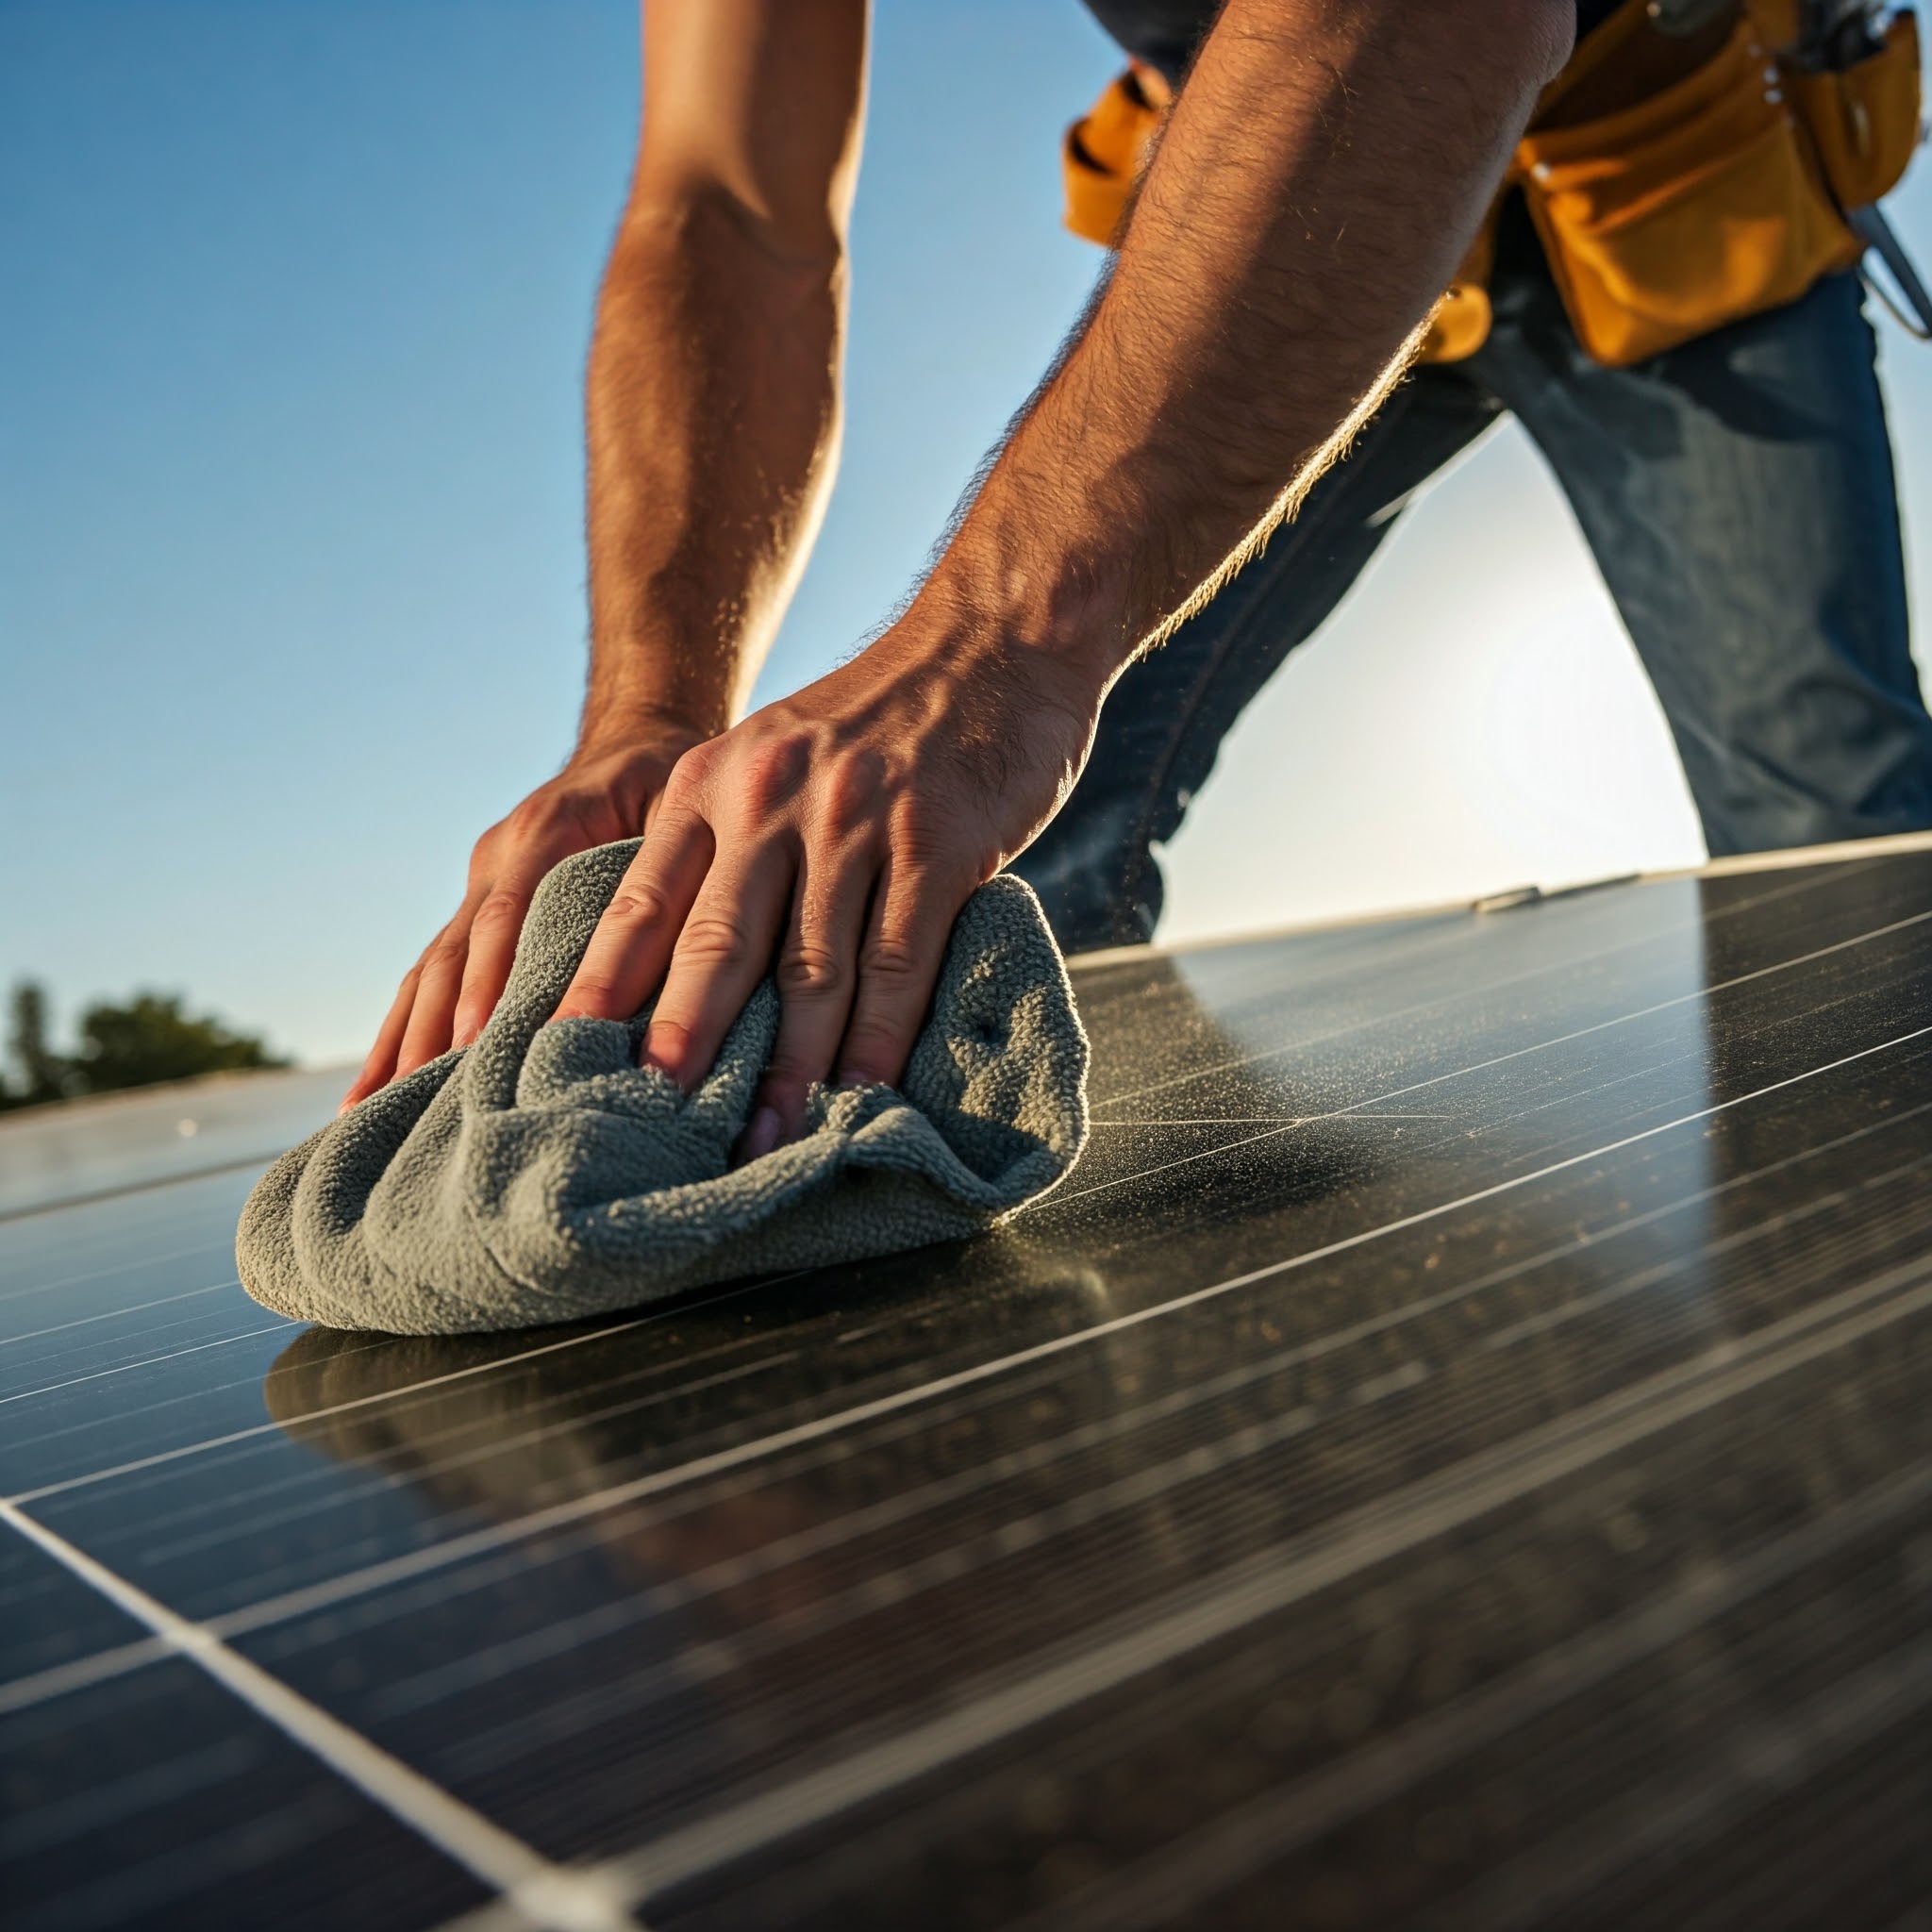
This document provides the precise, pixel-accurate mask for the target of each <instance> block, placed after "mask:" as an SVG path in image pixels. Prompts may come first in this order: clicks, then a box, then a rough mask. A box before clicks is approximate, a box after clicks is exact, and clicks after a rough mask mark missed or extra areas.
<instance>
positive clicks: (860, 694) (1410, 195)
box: [558, 0, 1574, 1156]
mask: <svg viewBox="0 0 1932 1932" xmlns="http://www.w3.org/2000/svg"><path fill="white" fill-rule="evenodd" d="M1573 30H1574V13H1573V9H1572V6H1571V0H1433V4H1431V5H1428V6H1417V5H1415V4H1414V0H1228V4H1227V5H1226V7H1225V8H1224V10H1223V12H1222V14H1221V16H1220V18H1219V20H1218V22H1217V24H1216V25H1215V27H1214V29H1213V32H1212V33H1211V34H1210V36H1209V37H1208V42H1207V44H1206V45H1205V47H1204V48H1203V49H1202V52H1201V55H1200V57H1199V58H1198V60H1197V61H1196V63H1195V67H1194V70H1193V72H1192V73H1191V75H1190V77H1189V79H1188V82H1187V85H1186V87H1185V89H1184V91H1183V92H1182V96H1181V98H1180V101H1179V102H1178V104H1177V106H1176V107H1175V108H1174V114H1173V116H1172V119H1171V121H1170V124H1169V126H1168V129H1167V132H1166V135H1165V137H1164V139H1163V141H1162V143H1161V146H1160V149H1159V152H1158V155H1157V156H1156V158H1155V160H1154V163H1153V166H1152V168H1151V170H1150V171H1149V174H1148V177H1147V180H1146V183H1145V186H1144V188H1143V191H1142V192H1141V199H1140V203H1139V206H1138V208H1136V209H1135V211H1134V215H1133V218H1132V221H1131V223H1130V224H1129V226H1128V230H1127V233H1126V236H1125V238H1124V246H1123V247H1122V249H1121V251H1120V254H1119V258H1118V260H1117V262H1116V265H1115V267H1114V271H1113V274H1112V275H1111V278H1110V281H1109V282H1108V286H1107V287H1106V289H1105V291H1103V293H1102V294H1101V296H1100V298H1099V299H1098V301H1097V302H1096V303H1095V305H1094V307H1093V308H1092V309H1091V313H1090V316H1089V318H1088V321H1087V323H1086V325H1085V327H1084V329H1083V331H1082V332H1081V334H1080V335H1079V337H1078V339H1077V340H1076V341H1074V344H1073V346H1072V348H1071V349H1070V351H1069V353H1068V354H1067V356H1066V357H1065V358H1064V359H1063V361H1062V363H1061V364H1060V366H1059V367H1058V370H1057V371H1056V373H1055V374H1054V375H1053V376H1052V377H1051V378H1050V379H1049V380H1048V381H1047V382H1046V383H1045V384H1044V385H1042V387H1041V391H1039V393H1038V394H1037V395H1036V397H1035V399H1034V402H1033V404H1032V407H1031V408H1030V410H1029V411H1028V413H1027V415H1026V417H1025V418H1024V421H1023V422H1022V423H1021V425H1020V426H1019V427H1018V429H1017V430H1016V431H1015V433H1014V434H1013V436H1012V437H1011V439H1010V440H1009V441H1008V444H1007V446H1006V448H1005V449H1004V451H1003V452H1002V453H1001V455H1000V457H999V459H998V461H997V462H996V463H995V464H994V466H993V468H992V470H991V474H990V475H989V476H988V478H987V481H986V484H985V486H984V487H983V489H982V490H981V491H980V492H979V495H978V497H977V499H976V500H975V501H974V504H973V506H972V508H970V510H969V511H968V512H967V514H966V515H965V517H964V518H963V519H962V520H961V522H960V525H959V526H958V530H957V531H956V532H955V534H954V537H953V540H952V541H951V543H950V544H949V545H948V547H947V549H946V551H945V552H944V554H943V556H942V557H941V560H940V562H939V563H938V565H937V566H936V567H935V569H934V571H933V573H932V575H931V576H930V577H929V579H928V580H927V582H926V583H925V584H924V587H923V588H922V589H921V591H920V592H919V594H918V595H917V596H916V597H915V599H914V600H913V602H912V604H911V605H910V607H909V608H908V610H907V612H906V614H905V615H904V616H903V617H902V618H901V619H900V620H899V621H898V622H897V623H896V624H894V625H892V627H891V629H890V630H888V631H887V632H886V633H885V634H884V635H883V636H882V637H880V639H879V640H878V641H876V642H875V643H874V644H873V645H872V646H871V647H870V648H868V649H867V650H866V651H864V652H863V653H861V654H860V655H859V656H858V658H855V659H853V660H852V661H851V662H850V663H848V664H845V665H843V666H841V668H840V669H839V670H837V671H835V672H833V673H832V674H830V675H828V676H826V677H824V678H821V679H820V680H819V681H818V682H817V683H815V684H813V685H810V686H808V687H807V688H806V689H805V690H804V691H800V692H798V693H797V694H796V695H795V696H793V697H791V698H789V699H786V700H784V701H782V702H780V703H778V704H775V705H773V706H770V707H767V708H765V709H764V710H762V711H760V712H758V713H757V714H755V715H754V716H753V717H751V718H748V719H746V720H745V721H744V723H743V724H740V725H738V726H736V727H735V728H734V729H732V730H731V731H729V732H727V733H725V734H724V736H723V737H721V738H718V739H715V740H713V741H710V742H708V743H707V744H704V745H701V746H699V747H697V748H696V749H695V750H693V751H691V752H690V753H688V754H687V755H686V756H685V758H683V759H681V760H680V762H679V764H678V766H677V769H676V771H675V774H673V777H672V780H671V783H670V785H669V786H668V787H667V790H666V791H665V794H664V798H663V802H662V805H661V807H660V809H659V810H658V814H657V816H656V818H655V820H654V822H653V824H652V827H651V830H650V832H649V833H648V835H647V836H646V838H645V841H644V844H643V847H642V849H641V851H640V853H639V855H638V858H637V860H636V862H635V863H634V864H633V866H632V867H631V869H630V872H629V874H627V876H626V878H625V883H624V885H623V887H622V888H621V889H620V891H619V892H618V894H617V896H616V897H615V899H614V900H613V901H612V904H611V906H610V908H609V910H608V912H607V913H606V915H605V917H604V919H603V921H602V922H601V924H599V926H598V928H597V931H596V933H595V935H594V936H593V937H592V940H591V945H590V948H589V950H588V952H587V954H586V956H585V958H584V961H583V964H582V966H581V967H580V969H579V970H578V973H577V975H576V978H575V982H574V984H573V985H572V987H571V988H570V989H569V991H567V992H566V994H565V996H564V998H563V1001H562V1003H561V1004H560V1006H559V1008H558V1012H559V1015H573V1014H585V1015H592V1016H602V1017H609V1018H617V1017H623V1016H626V1015H628V1014H630V1013H633V1012H635V1011H636V1010H637V1009H638V1008H639V1007H640V1006H641V1004H642V1003H643V1001H644V999H645V998H646V997H647V996H648V995H649V993H650V992H651V991H652V990H653V988H654V987H657V986H658V984H659V982H660V981H661V982H662V991H661V993H660V995H659V998H658V1006H657V1009H656V1012H655V1013H654V1016H653V1019H652V1023H651V1027H650V1031H649V1036H648V1039H647V1040H646V1041H645V1047H644V1057H645V1058H646V1060H647V1061H649V1062H651V1063H653V1064H656V1065H658V1066H660V1067H662V1068H664V1069H665V1070H666V1071H667V1072H669V1073H670V1074H673V1075H674V1076H675V1078H677V1079H678V1080H679V1081H681V1082H682V1083H684V1084H686V1085H687V1086H689V1085H691V1084H692V1083H693V1082H694V1081H695V1080H696V1079H697V1078H699V1077H700V1076H701V1075H702V1074H703V1073H704V1071H705V1069H706V1068H707V1067H708V1065H709V1063H710V1061H711V1059H712V1058H713V1057H714V1056H715V1054H716V1051H717V1048H718V1045H719V1042H720V1041H721V1040H722V1038H723V1036H724V1030H725V1028H726V1026H727V1025H728V1024H729V1023H730V1021H731V1019H732V1018H733V1016H734V1015H735V1014H736V1012H737V1011H738V1009H739V1008H740V1007H741V1004H742V1002H743V1000H744V999H745V997H746V996H747V994H748V993H749V992H750V991H751V990H752V987H753V986H754V985H755V984H756V982H757V980H758V977H759V976H760V974H763V973H764V972H765V971H766V970H767V966H768V964H769V963H770V961H771V960H772V958H773V956H774V948H775V950H776V958H777V974H778V981H779V988H780V992H781V996H782V1005H783V1018H782V1020H781V1024H780V1032H779V1039H778V1044H777V1048H776V1051H775V1056H774V1061H773V1064H772V1067H771V1069H770V1071H769V1073H768V1074H767V1076H766V1080H765V1084H764V1088H763V1090H762V1094H761V1105H760V1108H759V1110H758V1113H757V1114H756V1115H755V1117H754V1119H753V1122H752V1124H751V1127H750V1129H749V1130H748V1133H747V1138H746V1143H745V1146H744V1148H743V1150H742V1151H743V1152H744V1154H746V1155H747V1156H749V1155H755V1154H759V1153H762V1152H764V1151H766V1150H767V1149H768V1148H769V1147H771V1146H773V1145H774V1144H775V1143H776V1142H777V1141H780V1140H782V1139H784V1138H787V1137H789V1136H790V1135H791V1134H792V1133H795V1132H796V1130H797V1127H798V1124H799V1120H800V1116H801V1113H802V1109H803V1104H804V1097H805V1091H806V1088H807V1086H808V1083H809V1082H810V1081H811V1080H813V1079H816V1078H821V1077H824V1075H826V1074H837V1075H839V1077H841V1079H872V1080H891V1079H894V1078H896V1077H897V1076H898V1074H899V1073H900V1072H901V1070H902V1069H903V1067H904V1064H905V1060H906V1057H907V1055H908V1052H909V1050H910V1047H911V1043H912V1041H913V1039H914V1038H915V1036H916V1034H917V1030H918V1027H919V1025H920V1024H921V1022H922V1019H923V1017H924V1010H925V1007H926V1004H927V1001H928V999H929V997H930V994H931V990H932V985H933V982H934V979H935V978H936V976H937V974H938V968H939V963H940V959H941V954H942V951H943V947H944V944H945V941H946V937H947V933H948V930H949V928H950V925H951V922H952V919H953V917H954V915H955V913H956V912H957V911H958V908H959V907H960V906H961V905H962V904H963V903H964V901H965V899H966V897H967V896H968V894H969V893H970V892H971V891H973V889H974V887H975V886H976V885H978V884H979V883H980V882H981V881H982V880H983V879H985V878H987V877H988V876H990V875H991V874H992V873H993V872H994V871H996V870H997V869H998V868H999V867H1000V866H1001V865H1002V864H1003V863H1005V862H1006V861H1007V860H1008V858H1012V857H1014V856H1015V855H1016V854H1017V853H1019V852H1020V851H1021V850H1023V849H1024V847H1025V845H1026V844H1027V843H1028V842H1029V841H1030V840H1031V839H1032V838H1033V837H1034V836H1035V835H1036V834H1037V833H1038V831H1039V830H1040V828H1041V825H1042V824H1045V822H1046V821H1047V820H1048V819H1049V818H1050V817H1051V816H1052V814H1053V812H1054V811H1055V809H1056V808H1058V805H1059V803H1060V802H1061V800H1062V799H1063V798H1064V797H1065V796H1066V793H1067V791H1069V790H1070V788H1071V787H1072V785H1073V783H1074V779H1075V778H1076V777H1077V775H1078V774H1079V770H1080V767H1081V764H1082V762H1083V760H1084V758H1085V757H1086V753H1087V749H1088V745H1089V743H1090V741H1091V732H1092V725H1093V722H1094V719H1095V717H1096V716H1097V713H1098V709H1099V706H1100V703H1101V700H1102V698H1103V697H1104V695H1105V693H1106V691H1107V690H1108V686H1109V684H1110V683H1111V682H1112V680H1113V679H1114V678H1115V677H1116V676H1117V675H1119V674H1120V672H1121V670H1122V669H1123V668H1124V666H1125V665H1126V663H1127V662H1129V661H1130V660H1131V658H1133V656H1134V655H1135V653H1136V652H1137V651H1138V650H1140V649H1141V648H1143V647H1144V646H1145V645H1146V644H1147V643H1148V642H1149V641H1151V640H1153V639H1155V638H1157V637H1158V636H1159V635H1160V634H1162V632H1163V630H1164V628H1165V627H1166V626H1168V625H1170V624H1171V623H1172V622H1173V621H1174V618H1175V617H1176V615H1177V614H1178V613H1180V612H1181V611H1183V610H1184V609H1185V608H1187V607H1188V606H1189V604H1190V602H1191V600H1194V599H1197V598H1198V597H1199V596H1201V595H1203V594H1205V593H1206V591H1208V589H1211V587H1212V585H1213V583H1214V582H1215V581H1216V580H1217V578H1218V576H1219V575H1221V573H1222V570H1223V567H1224V565H1225V564H1226V563H1228V561H1229V559H1230V558H1239V557H1240V555H1241V553H1242V552H1243V551H1244V550H1245V549H1246V548H1247V547H1249V546H1250V545H1252V544H1253V543H1254V542H1256V541H1258V540H1259V539H1260V538H1261V537H1262V536H1264V535H1265V533H1266V531H1267V530H1268V529H1269V528H1270V527H1272V526H1273V525H1274V523H1275V522H1276V521H1277V520H1278V519H1279V518H1280V517H1281V516H1282V515H1283V514H1285V513H1287V512H1288V511H1289V510H1290V509H1291V508H1292V505H1293V503H1294V501H1295V499H1296V497H1297V495H1298V494H1299V493H1300V492H1301V491H1304V490H1306V488H1307V484H1308V482H1309V481H1310V480H1311V479H1312V478H1313V477H1314V476H1315V475H1317V474H1319V472H1320V471H1321V469H1322V468H1323V467H1324V464H1325V463H1326V462H1327V461H1329V460H1331V459H1332V458H1333V457H1334V455H1335V454H1336V453H1337V452H1338V451H1339V449H1340V448H1341V446H1342V444H1343V443H1344V442H1345V441H1346V439H1347V437H1348V436H1349V435H1350V434H1351V433H1352V432H1353V430H1354V428H1355V427H1356V426H1357V425H1358V424H1359V423H1360V422H1361V421H1362V420H1363V419H1364V418H1365V416H1366V415H1367V413H1368V412H1369V411H1370V410H1371V409H1372V408H1374V404H1375V402H1376V401H1377V400H1378V399H1379V397H1380V396H1381V395H1382V393H1384V391H1386V389H1387V387H1388V386H1389V384H1390V383H1391V381H1392V380H1393V379H1394V376H1395V375H1396V374H1397V373H1399V371H1400V369H1401V367H1402V366H1403V363H1404V362H1405V361H1406V359H1407V354H1408V353H1409V349H1410V346H1411V344H1412V342H1413V341H1414V339H1415V338H1416V336H1417V334H1418V332H1419V329H1420V326H1421V325H1422V323H1423V322H1424V318H1425V316H1426V314H1427V311H1428V310H1429V308H1430V307H1431V305H1432V303H1433V302H1434V299H1435V297H1436V296H1437V294H1438V293H1439V292H1440V291H1441V289H1442V287H1443V286H1444V285H1445V283H1446V282H1447V281H1448V280H1449V278H1450V276H1451V275H1453V273H1454V271H1455V268H1456V266H1457V261H1458V260H1459V259H1460V258H1461V256H1462V254H1463V251H1464V249H1465V246H1466V244H1467V243H1468V242H1469V240H1470V238H1471V237H1472V236H1473V234H1474V230H1475V227H1476V225H1477V222H1478V221H1479V220H1480V218H1481V215H1482V212H1483V210H1484V208H1485V207H1486V205H1487V203H1488V201H1489V198H1490V196H1491V192H1493V190H1494V187H1495V184H1496V182H1497V181H1498V179H1499V178H1500V177H1501V174H1502V171H1503V168H1504V166H1505V164H1506V161H1507V156H1508V153H1509V150H1510V147H1511V145H1512V143H1513V142H1514V141H1515V139H1516V137H1517V135H1518V134H1519V132H1520V131H1521V129H1522V127H1523V125H1524V123H1525V121H1526V120H1527V118H1528V115H1529V112H1530V109H1531V108H1532V106H1533V104H1534V101H1535V98H1536V95H1537V92H1538V91H1539V90H1540V89H1541V86H1542V85H1543V83H1544V82H1546V81H1547V80H1548V79H1549V78H1550V77H1551V76H1552V75H1554V74H1555V73H1556V72H1557V69H1558V67H1559V66H1560V65H1561V64H1562V61H1563V58H1565V55H1566V52H1567V49H1568V46H1569V42H1570V37H1571V34H1572V32H1573Z"/></svg>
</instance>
